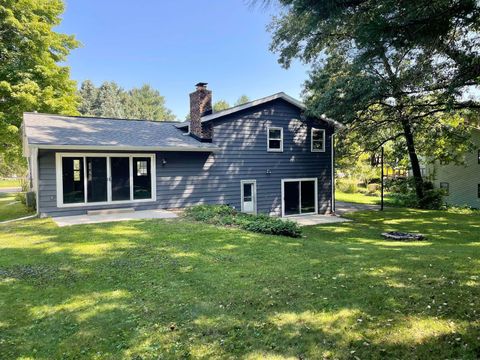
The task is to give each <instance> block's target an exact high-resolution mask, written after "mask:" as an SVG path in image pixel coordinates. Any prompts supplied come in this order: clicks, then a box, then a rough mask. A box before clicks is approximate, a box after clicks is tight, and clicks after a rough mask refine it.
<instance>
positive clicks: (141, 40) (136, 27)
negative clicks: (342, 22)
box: [57, 0, 307, 119]
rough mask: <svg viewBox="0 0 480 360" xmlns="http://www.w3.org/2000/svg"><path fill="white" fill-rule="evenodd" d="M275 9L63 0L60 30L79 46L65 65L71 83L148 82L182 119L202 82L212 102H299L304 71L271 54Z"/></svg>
mask: <svg viewBox="0 0 480 360" xmlns="http://www.w3.org/2000/svg"><path fill="white" fill-rule="evenodd" d="M274 11H275V9H274V8H273V7H270V8H267V9H265V8H262V7H259V6H256V7H252V6H250V5H249V3H248V2H247V1H244V0H207V1H192V0H176V1H163V0H162V1H154V0H137V1H127V0H116V1H113V0H108V1H107V0H101V1H99V0H66V11H65V14H64V16H63V21H62V24H61V25H60V26H59V27H58V28H57V30H58V31H60V32H64V33H67V34H73V35H75V36H76V38H77V39H78V40H79V41H80V42H81V43H82V46H81V47H80V48H78V49H76V50H74V51H73V52H72V53H71V54H70V56H69V58H68V61H67V64H68V65H69V66H70V67H71V73H72V78H73V79H75V80H77V81H78V82H81V81H82V80H85V79H90V80H92V81H93V82H94V83H95V84H96V85H99V84H101V83H102V82H103V81H106V80H114V81H116V82H117V83H118V84H120V85H121V86H122V87H124V88H131V87H134V86H141V85H142V84H144V83H149V84H151V85H152V86H153V87H154V88H156V89H158V90H159V91H160V93H161V94H162V95H164V96H165V98H166V101H167V106H168V107H169V108H170V109H172V110H173V111H174V113H175V114H176V115H177V116H178V117H179V118H180V119H183V118H184V117H185V115H186V114H187V112H188V111H189V110H188V109H189V104H188V93H190V92H191V91H193V90H194V84H195V83H197V82H199V81H204V82H208V83H209V88H210V89H211V90H213V97H214V101H216V100H219V99H225V100H227V101H228V102H230V103H233V102H235V100H236V99H237V98H238V97H239V96H240V95H242V94H246V95H248V96H249V97H250V98H251V99H254V98H258V97H263V96H267V95H271V94H273V93H276V92H279V91H285V92H286V93H288V94H289V95H292V96H294V97H297V98H298V97H299V96H300V92H301V88H302V83H303V82H304V80H305V79H306V77H307V74H306V72H307V68H306V67H305V66H303V65H301V64H294V65H293V66H292V67H291V68H290V69H288V70H285V69H283V68H281V66H280V65H279V64H278V63H277V55H276V54H273V53H271V52H270V51H269V50H268V47H269V44H270V39H271V34H270V33H268V32H267V31H266V26H267V24H269V23H270V19H271V15H272V14H273V12H274Z"/></svg>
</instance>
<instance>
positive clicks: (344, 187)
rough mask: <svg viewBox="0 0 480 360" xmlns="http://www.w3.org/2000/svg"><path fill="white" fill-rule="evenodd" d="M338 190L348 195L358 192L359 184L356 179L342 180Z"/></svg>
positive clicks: (338, 184)
mask: <svg viewBox="0 0 480 360" xmlns="http://www.w3.org/2000/svg"><path fill="white" fill-rule="evenodd" d="M337 189H338V190H340V191H341V192H344V193H347V194H354V193H357V192H358V184H357V181H356V180H354V179H342V180H338V181H337Z"/></svg>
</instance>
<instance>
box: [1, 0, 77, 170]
mask: <svg viewBox="0 0 480 360" xmlns="http://www.w3.org/2000/svg"><path fill="white" fill-rule="evenodd" d="M63 10H64V4H63V2H62V1H60V0H50V1H38V0H23V1H17V0H4V1H2V3H1V5H0V142H1V145H0V153H1V154H2V158H3V159H4V161H6V162H21V161H22V157H21V146H20V144H21V137H20V135H19V128H20V124H21V122H22V114H23V112H26V111H39V112H50V113H57V114H69V115H72V114H76V113H77V109H76V107H77V98H76V94H75V82H74V81H72V80H70V70H69V68H68V67H66V66H60V65H58V63H59V62H63V61H65V60H66V57H67V55H68V54H69V53H70V51H71V50H72V49H75V48H76V47H77V46H78V42H77V41H76V40H75V38H74V37H73V36H70V35H65V34H61V33H58V32H56V31H54V30H53V28H54V27H56V26H58V25H59V24H60V21H61V14H62V13H63Z"/></svg>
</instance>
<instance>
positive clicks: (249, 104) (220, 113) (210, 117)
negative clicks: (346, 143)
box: [176, 92, 342, 128]
mask: <svg viewBox="0 0 480 360" xmlns="http://www.w3.org/2000/svg"><path fill="white" fill-rule="evenodd" d="M276 99H283V100H285V101H286V102H288V103H290V104H292V105H294V106H296V107H298V108H299V109H301V110H305V105H304V104H303V103H302V102H301V101H298V100H297V99H294V98H293V97H291V96H289V95H287V94H285V93H284V92H279V93H276V94H273V95H270V96H266V97H263V98H260V99H257V100H253V101H249V102H247V103H245V104H242V105H237V106H233V107H231V108H228V109H225V110H222V111H218V112H215V113H213V114H209V115H205V116H202V122H208V121H212V120H215V119H218V118H220V117H223V116H227V115H230V114H233V113H236V112H238V111H242V110H245V109H249V108H251V107H254V106H258V105H261V104H265V103H267V102H270V101H273V100H276ZM321 119H322V120H323V121H325V122H327V123H329V124H331V125H333V126H338V127H342V125H341V124H340V123H338V122H337V121H335V120H332V119H329V118H327V117H326V116H325V115H323V116H321ZM189 124H190V122H189V121H184V122H181V123H177V124H176V127H178V128H185V127H187V126H188V125H189Z"/></svg>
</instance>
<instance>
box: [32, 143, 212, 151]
mask: <svg viewBox="0 0 480 360" xmlns="http://www.w3.org/2000/svg"><path fill="white" fill-rule="evenodd" d="M31 147H32V148H37V149H48V150H94V151H95V150H96V151H103V150H106V151H195V152H196V151H198V152H215V151H219V150H220V148H219V147H217V146H215V145H212V146H211V147H210V146H209V147H186V146H122V145H113V146H102V145H98V146H91V145H41V144H34V145H31Z"/></svg>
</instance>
